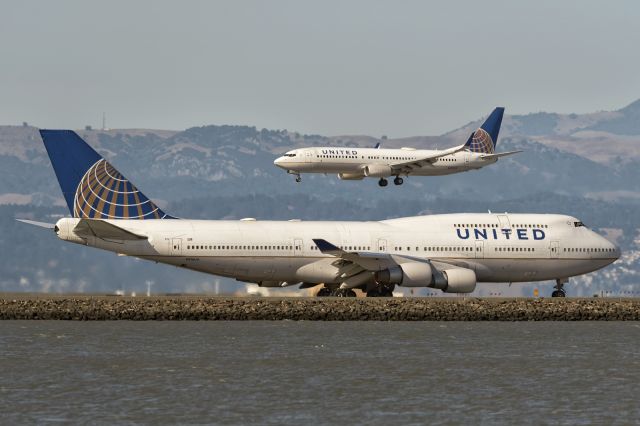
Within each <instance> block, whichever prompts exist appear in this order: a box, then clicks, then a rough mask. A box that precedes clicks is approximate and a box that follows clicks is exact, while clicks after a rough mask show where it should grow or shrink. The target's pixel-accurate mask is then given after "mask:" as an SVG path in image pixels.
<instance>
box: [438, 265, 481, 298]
mask: <svg viewBox="0 0 640 426" xmlns="http://www.w3.org/2000/svg"><path fill="white" fill-rule="evenodd" d="M442 274H443V275H444V276H445V278H446V280H447V287H446V288H444V289H443V290H442V291H444V292H446V293H471V292H472V291H473V290H475V289H476V273H475V272H473V271H472V270H471V269H462V268H460V269H447V270H446V271H442Z"/></svg>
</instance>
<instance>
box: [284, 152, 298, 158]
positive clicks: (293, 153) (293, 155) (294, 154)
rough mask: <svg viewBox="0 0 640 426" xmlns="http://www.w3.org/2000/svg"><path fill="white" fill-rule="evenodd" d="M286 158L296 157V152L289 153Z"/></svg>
mask: <svg viewBox="0 0 640 426" xmlns="http://www.w3.org/2000/svg"><path fill="white" fill-rule="evenodd" d="M284 156H285V157H295V156H296V153H295V152H287V153H286V154H285V155H284Z"/></svg>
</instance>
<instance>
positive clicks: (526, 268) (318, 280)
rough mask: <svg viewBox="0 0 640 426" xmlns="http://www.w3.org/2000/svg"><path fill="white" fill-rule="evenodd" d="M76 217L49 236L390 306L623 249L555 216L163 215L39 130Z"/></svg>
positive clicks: (85, 155) (92, 159)
mask: <svg viewBox="0 0 640 426" xmlns="http://www.w3.org/2000/svg"><path fill="white" fill-rule="evenodd" d="M40 134H41V135H42V139H43V141H44V144H45V146H46V149H47V152H48V154H49V158H50V159H51V163H52V164H53V168H54V170H55V173H56V176H57V178H58V182H59V183H60V186H61V188H62V193H63V195H64V198H65V200H66V203H67V205H68V207H69V211H70V213H71V217H67V218H62V219H60V220H58V222H57V223H56V224H55V225H54V224H47V223H41V222H34V221H27V220H23V222H26V223H30V224H34V225H38V226H42V227H47V228H52V229H53V230H54V231H55V233H56V235H57V236H58V237H59V238H60V239H62V240H64V241H69V242H72V243H76V244H82V245H86V246H90V247H96V248H100V249H103V250H108V251H112V252H115V253H118V254H120V255H125V256H133V257H137V258H141V259H146V260H151V261H155V262H161V263H166V264H169V265H174V266H177V267H181V268H186V269H192V270H195V271H201V272H205V273H209V274H214V275H220V276H224V277H230V278H235V279H237V280H240V281H245V282H254V283H258V284H259V285H261V286H265V287H285V286H292V285H299V286H300V288H309V287H313V286H316V285H318V284H322V288H321V289H320V291H319V293H318V294H319V295H320V296H328V295H334V296H354V295H355V292H354V291H353V289H356V288H359V289H362V290H363V291H365V292H366V294H367V296H390V295H392V291H393V289H394V288H395V286H396V285H399V286H405V287H430V288H436V289H440V290H442V291H443V292H448V293H470V292H472V291H474V289H475V288H476V283H478V282H504V283H512V282H528V281H542V280H556V290H555V291H554V292H553V296H564V295H565V291H564V288H563V284H564V283H566V282H567V281H568V278H569V277H572V276H576V275H580V274H585V273H588V272H591V271H595V270H597V269H600V268H603V267H605V266H606V265H609V264H610V263H612V262H614V261H615V260H616V259H618V257H619V256H620V251H619V250H618V248H617V247H615V246H614V245H613V244H612V243H610V242H609V241H607V240H606V239H605V238H603V237H602V236H600V235H598V234H596V233H595V232H593V231H592V230H590V229H588V228H587V227H586V226H585V225H584V224H583V223H582V222H581V221H580V220H578V219H576V218H574V217H571V216H564V215H556V214H507V213H503V214H493V213H481V214H477V213H473V214H467V213H463V214H462V213H460V214H442V215H430V216H418V217H406V218H399V219H391V220H383V221H379V222H350V221H338V222H315V221H309V222H306V221H260V220H256V219H253V218H247V219H241V220H238V221H234V220H187V219H178V218H175V217H173V216H170V215H168V214H167V213H165V212H164V211H162V209H160V208H159V207H158V206H157V205H156V204H155V203H154V202H153V201H151V200H150V199H149V198H147V197H146V196H145V195H144V194H142V192H140V191H139V190H138V189H137V188H136V187H135V186H134V185H133V184H132V183H131V182H130V181H129V180H127V179H126V178H125V177H124V176H123V175H122V174H120V173H119V172H118V171H117V170H116V169H115V168H114V167H113V166H112V165H111V164H110V163H109V162H107V161H106V160H105V159H104V158H102V157H101V156H100V155H99V154H98V153H97V152H96V151H94V150H93V149H92V148H91V147H90V146H89V145H88V144H87V143H86V142H85V141H83V140H82V139H81V138H80V137H79V136H78V135H77V134H76V133H74V132H72V131H68V130H41V131H40Z"/></svg>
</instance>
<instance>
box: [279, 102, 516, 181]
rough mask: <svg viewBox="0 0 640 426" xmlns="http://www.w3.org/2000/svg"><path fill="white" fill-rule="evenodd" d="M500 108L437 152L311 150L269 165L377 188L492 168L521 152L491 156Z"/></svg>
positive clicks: (410, 149) (501, 113) (298, 173)
mask: <svg viewBox="0 0 640 426" xmlns="http://www.w3.org/2000/svg"><path fill="white" fill-rule="evenodd" d="M503 114H504V108H496V109H494V110H493V112H492V113H491V115H490V116H489V118H487V120H486V121H485V122H484V124H483V125H482V126H480V128H479V129H478V130H476V131H474V132H473V133H471V136H469V139H468V140H467V142H466V143H465V144H464V145H460V146H456V147H453V148H449V149H445V150H442V151H439V150H425V149H419V150H418V149H413V148H401V149H382V148H380V144H378V145H377V146H376V148H336V147H312V148H300V149H294V150H292V151H289V152H287V153H285V154H284V155H283V156H282V157H279V158H277V159H276V160H275V161H274V162H273V163H274V164H275V165H276V166H278V167H280V168H282V169H285V170H286V171H287V173H289V174H292V175H295V176H296V182H300V181H301V180H302V178H301V177H300V174H302V173H337V174H338V178H340V179H342V180H362V179H364V178H365V177H372V178H380V180H379V181H378V185H380V186H387V184H388V181H387V179H386V178H388V177H390V176H395V178H394V179H393V183H394V184H396V185H402V183H403V182H404V179H403V178H401V177H400V176H442V175H449V174H453V173H460V172H467V171H469V170H476V169H480V168H482V167H484V166H487V165H489V164H493V163H495V162H496V161H498V159H499V158H500V157H505V156H507V155H512V154H517V153H518V152H521V151H510V152H500V153H496V152H495V147H496V143H497V142H498V132H499V131H500V125H501V124H502V115H503Z"/></svg>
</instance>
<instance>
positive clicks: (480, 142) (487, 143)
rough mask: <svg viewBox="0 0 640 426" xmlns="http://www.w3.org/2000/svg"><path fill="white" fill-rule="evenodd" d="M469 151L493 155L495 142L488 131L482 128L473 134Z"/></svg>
mask: <svg viewBox="0 0 640 426" xmlns="http://www.w3.org/2000/svg"><path fill="white" fill-rule="evenodd" d="M468 148H469V151H471V152H478V153H483V154H493V151H494V149H493V140H492V139H491V135H489V133H487V131H486V130H484V129H483V128H480V129H478V130H476V131H475V132H473V137H472V138H471V143H469V147H468Z"/></svg>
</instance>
